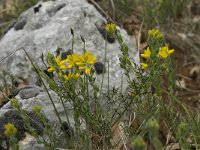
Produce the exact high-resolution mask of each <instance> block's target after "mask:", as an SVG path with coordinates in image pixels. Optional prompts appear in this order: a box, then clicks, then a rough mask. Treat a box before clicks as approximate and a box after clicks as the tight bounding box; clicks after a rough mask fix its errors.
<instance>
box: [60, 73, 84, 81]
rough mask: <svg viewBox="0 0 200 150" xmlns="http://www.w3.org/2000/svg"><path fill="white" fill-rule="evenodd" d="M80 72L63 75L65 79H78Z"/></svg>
mask: <svg viewBox="0 0 200 150" xmlns="http://www.w3.org/2000/svg"><path fill="white" fill-rule="evenodd" d="M80 76H81V75H80V73H75V74H74V73H69V74H68V75H63V77H64V78H65V79H66V80H71V79H78V78H80Z"/></svg>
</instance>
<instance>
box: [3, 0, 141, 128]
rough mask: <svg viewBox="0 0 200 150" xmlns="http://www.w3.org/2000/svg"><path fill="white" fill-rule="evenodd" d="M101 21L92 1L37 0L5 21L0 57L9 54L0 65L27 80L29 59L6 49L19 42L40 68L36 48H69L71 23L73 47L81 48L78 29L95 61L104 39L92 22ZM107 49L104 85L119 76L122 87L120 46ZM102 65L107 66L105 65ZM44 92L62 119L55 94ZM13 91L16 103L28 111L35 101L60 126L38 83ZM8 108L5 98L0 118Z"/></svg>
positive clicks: (101, 54) (133, 54) (113, 44)
mask: <svg viewBox="0 0 200 150" xmlns="http://www.w3.org/2000/svg"><path fill="white" fill-rule="evenodd" d="M39 5H41V7H39V9H38V10H36V11H37V13H36V12H35V10H34V8H35V7H38V6H39ZM105 23H106V20H105V18H103V17H102V16H101V14H100V13H99V12H98V11H97V10H96V9H95V7H94V6H93V5H91V4H89V3H88V2H87V1H86V0H57V1H47V2H39V3H38V4H37V5H35V6H34V7H32V8H30V9H28V10H27V11H25V12H24V13H22V14H21V16H20V17H19V19H18V21H17V23H16V24H15V25H14V27H11V28H10V30H8V31H7V33H6V34H5V35H4V37H3V38H2V39H1V41H0V52H1V56H0V60H2V59H3V58H5V57H6V56H8V55H10V56H9V57H8V58H7V59H5V60H4V61H2V62H1V63H0V68H1V69H0V70H2V69H6V70H7V71H9V72H11V73H12V74H13V75H14V76H17V77H22V78H24V79H27V80H28V81H29V83H30V84H31V85H34V84H36V82H37V78H36V74H35V73H33V71H32V66H31V63H30V60H29V59H28V57H27V56H26V55H25V53H24V51H23V50H18V51H16V52H15V53H14V54H12V53H13V52H14V51H15V50H17V49H19V48H21V47H23V48H24V49H25V50H26V51H27V53H28V54H29V56H30V57H31V59H32V61H33V62H34V63H36V64H37V65H38V66H40V67H42V68H44V69H46V68H45V66H43V63H42V61H41V60H40V59H41V58H40V56H41V55H42V54H44V56H46V55H47V53H48V52H50V53H53V54H56V49H57V48H58V47H59V48H62V49H64V50H69V49H71V37H72V36H71V33H70V29H71V28H72V29H73V30H74V33H75V45H74V52H75V53H82V52H83V43H82V40H81V38H80V35H81V36H82V37H83V38H84V39H85V42H86V49H87V51H89V52H91V53H92V54H93V55H94V56H96V58H97V61H98V62H103V60H104V53H105V39H104V37H103V36H102V35H101V33H100V32H99V31H98V27H100V26H102V24H105ZM16 26H17V30H16ZM19 29H20V30H19ZM117 29H118V30H119V31H120V33H121V34H122V36H123V38H124V41H125V42H126V43H127V44H128V46H129V48H130V49H129V50H130V56H131V58H132V60H133V61H134V62H136V63H139V55H138V52H137V51H136V49H134V48H133V47H132V45H131V42H130V40H129V37H128V35H127V33H126V31H125V30H123V29H120V28H119V27H117ZM107 54H108V60H109V64H110V69H109V74H110V79H109V80H110V87H114V86H115V87H119V86H121V83H122V80H123V88H124V89H126V87H127V82H126V79H125V78H123V79H122V78H121V77H122V72H123V71H122V69H121V68H120V66H119V55H120V54H121V52H120V50H119V45H118V43H117V42H115V41H113V42H111V43H108V49H107ZM105 67H107V65H106V66H105ZM105 70H106V71H107V70H108V69H107V68H105ZM96 77H97V80H96V81H97V83H98V84H99V85H100V84H101V80H102V74H100V75H98V74H96ZM133 78H134V75H133ZM107 83H108V74H107V72H106V73H105V74H104V84H103V91H106V89H107V86H108V85H107ZM50 94H51V97H52V99H53V101H54V104H55V106H56V108H57V110H58V113H59V115H60V116H61V119H62V121H67V120H66V116H65V113H64V109H63V106H62V105H61V102H60V100H59V97H58V96H57V95H56V93H55V92H53V91H50ZM15 97H16V98H17V99H18V100H19V102H20V103H21V104H22V108H23V109H24V110H27V111H30V110H31V109H32V107H33V106H34V105H40V106H41V108H42V111H43V113H44V114H45V116H46V117H47V119H48V120H49V122H50V123H51V124H52V125H54V126H55V128H58V129H60V127H61V125H60V124H59V121H58V118H57V117H56V114H55V111H54V108H53V106H52V103H51V101H50V99H49V97H48V95H47V93H46V92H45V91H41V90H39V88H38V89H37V88H36V89H23V90H20V91H18V92H17V93H16V95H15ZM65 107H66V109H67V115H68V116H69V121H70V125H71V126H72V128H74V120H73V117H72V116H73V112H72V111H71V108H72V106H71V105H70V104H69V103H66V104H65ZM11 109H12V108H11V106H10V103H7V104H6V105H4V106H3V107H2V108H0V119H1V117H2V116H3V115H4V113H5V111H10V110H11ZM84 128H85V126H84V123H83V125H82V129H84ZM55 131H56V130H55Z"/></svg>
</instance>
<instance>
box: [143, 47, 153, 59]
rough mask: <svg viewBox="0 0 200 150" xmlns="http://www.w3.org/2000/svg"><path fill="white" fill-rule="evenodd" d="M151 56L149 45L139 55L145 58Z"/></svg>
mask: <svg viewBox="0 0 200 150" xmlns="http://www.w3.org/2000/svg"><path fill="white" fill-rule="evenodd" d="M150 56H151V50H150V48H149V47H147V49H146V50H144V53H143V54H141V57H143V58H145V59H149V58H150Z"/></svg>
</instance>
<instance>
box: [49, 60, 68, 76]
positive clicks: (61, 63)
mask: <svg viewBox="0 0 200 150" xmlns="http://www.w3.org/2000/svg"><path fill="white" fill-rule="evenodd" d="M55 62H56V63H57V65H58V68H59V69H60V70H65V69H67V68H66V66H65V61H64V60H62V61H61V59H60V56H58V57H56V59H55ZM49 66H50V68H49V69H48V70H47V71H48V72H54V71H55V67H54V66H53V65H52V64H50V63H49Z"/></svg>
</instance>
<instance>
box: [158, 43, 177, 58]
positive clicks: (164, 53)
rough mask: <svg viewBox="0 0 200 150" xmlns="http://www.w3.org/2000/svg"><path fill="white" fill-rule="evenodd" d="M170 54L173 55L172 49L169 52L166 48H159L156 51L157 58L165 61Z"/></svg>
mask: <svg viewBox="0 0 200 150" xmlns="http://www.w3.org/2000/svg"><path fill="white" fill-rule="evenodd" d="M172 53H174V49H171V50H169V48H168V47H167V46H164V47H160V48H159V51H158V57H160V58H163V59H165V58H167V57H168V56H169V55H170V54H172Z"/></svg>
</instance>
